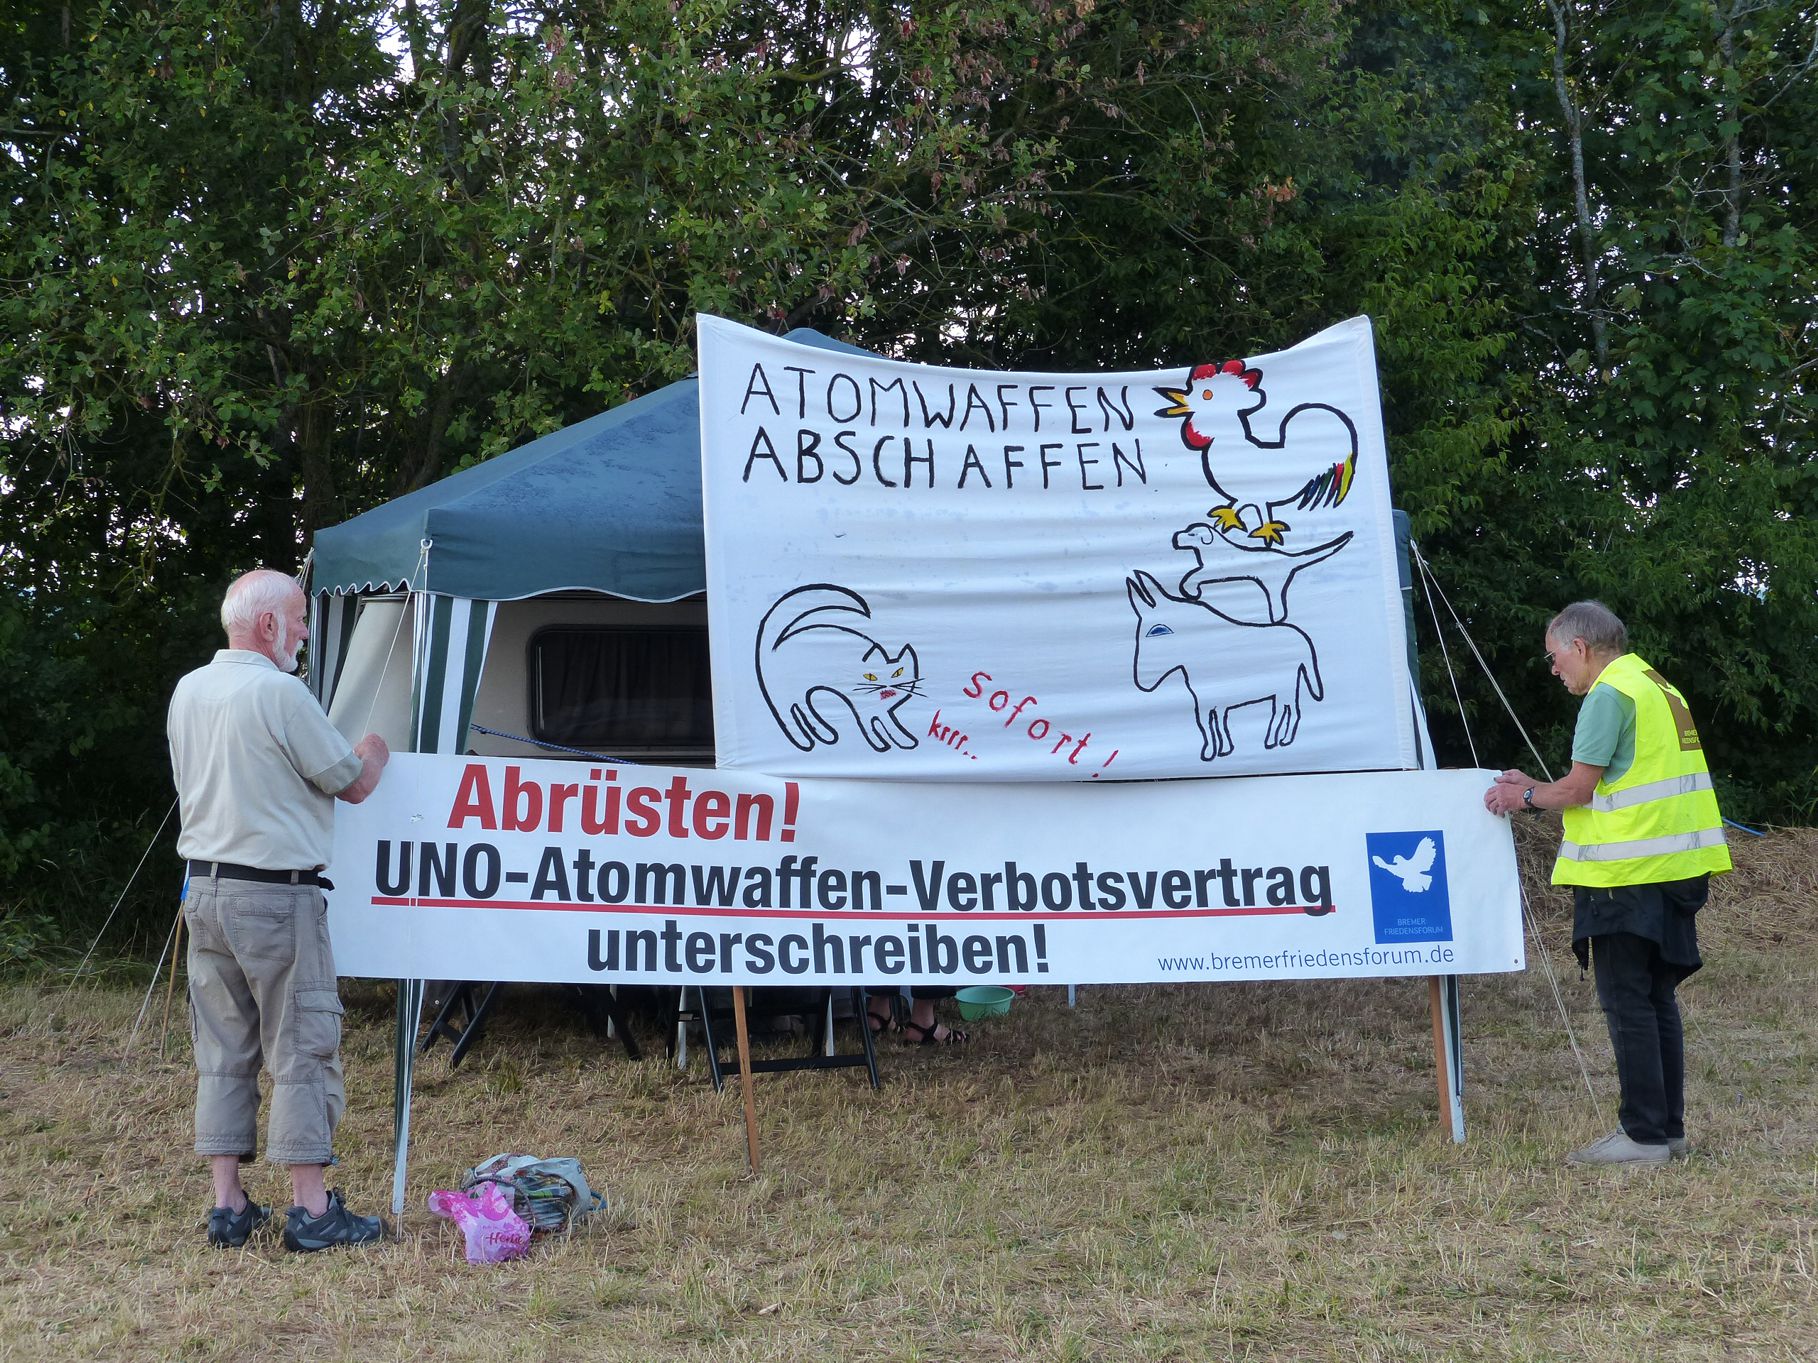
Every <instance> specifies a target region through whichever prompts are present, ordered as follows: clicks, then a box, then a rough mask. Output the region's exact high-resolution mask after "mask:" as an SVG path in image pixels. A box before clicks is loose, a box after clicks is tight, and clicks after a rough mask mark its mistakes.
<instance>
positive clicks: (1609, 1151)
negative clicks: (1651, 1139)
mask: <svg viewBox="0 0 1818 1363" xmlns="http://www.w3.org/2000/svg"><path fill="white" fill-rule="evenodd" d="M1671 1158H1673V1151H1672V1149H1671V1147H1670V1146H1669V1145H1668V1144H1667V1142H1665V1141H1661V1142H1660V1144H1658V1145H1643V1144H1641V1142H1639V1141H1632V1140H1630V1139H1629V1137H1628V1133H1627V1132H1624V1131H1612V1132H1611V1133H1610V1134H1609V1135H1607V1136H1605V1137H1604V1138H1603V1139H1602V1140H1595V1141H1592V1142H1591V1143H1590V1144H1589V1145H1587V1146H1585V1148H1584V1149H1582V1150H1574V1151H1573V1152H1572V1153H1571V1154H1569V1155H1567V1156H1566V1163H1567V1164H1665V1163H1666V1162H1667V1161H1668V1160H1670V1159H1671Z"/></svg>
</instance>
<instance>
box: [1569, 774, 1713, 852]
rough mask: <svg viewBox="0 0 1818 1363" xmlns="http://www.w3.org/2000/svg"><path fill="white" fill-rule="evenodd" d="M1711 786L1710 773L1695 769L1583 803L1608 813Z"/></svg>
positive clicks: (1595, 797)
mask: <svg viewBox="0 0 1818 1363" xmlns="http://www.w3.org/2000/svg"><path fill="white" fill-rule="evenodd" d="M1711 788H1712V787H1711V774H1710V773H1709V772H1708V771H1695V772H1691V773H1688V774H1687V775H1685V776H1669V777H1667V779H1666V780H1664V781H1649V782H1648V783H1647V784H1646V785H1643V786H1630V787H1629V788H1628V789H1627V790H1619V791H1616V792H1614V793H1613V794H1610V795H1593V796H1592V797H1591V798H1590V799H1589V800H1587V801H1586V802H1585V803H1587V804H1588V805H1590V807H1591V808H1592V809H1595V810H1597V811H1598V812H1599V813H1601V814H1608V813H1610V812H1611V811H1612V810H1617V809H1627V808H1629V807H1630V806H1631V805H1645V804H1647V803H1648V801H1650V800H1668V799H1671V798H1672V797H1673V796H1675V795H1690V794H1691V793H1692V792H1693V791H1695V790H1710V789H1711ZM1665 850H1669V851H1671V850H1675V849H1671V848H1669V849H1665Z"/></svg>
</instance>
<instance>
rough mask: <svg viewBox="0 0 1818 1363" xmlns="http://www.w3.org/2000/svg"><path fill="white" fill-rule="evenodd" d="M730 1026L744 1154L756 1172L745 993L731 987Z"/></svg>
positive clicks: (754, 1112)
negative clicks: (742, 1112) (736, 1048)
mask: <svg viewBox="0 0 1818 1363" xmlns="http://www.w3.org/2000/svg"><path fill="white" fill-rule="evenodd" d="M732 1024H733V1027H734V1028H735V1030H737V1032H738V1037H739V1087H740V1089H742V1090H743V1091H744V1094H745V1153H746V1158H747V1159H748V1160H749V1161H750V1163H751V1172H752V1173H754V1174H755V1173H756V1172H757V1171H758V1139H757V1095H756V1094H754V1093H753V1092H752V1089H751V1031H750V1028H749V1027H748V1026H747V1025H746V1023H745V991H744V990H743V989H741V988H740V987H739V986H737V985H734V986H733V987H732Z"/></svg>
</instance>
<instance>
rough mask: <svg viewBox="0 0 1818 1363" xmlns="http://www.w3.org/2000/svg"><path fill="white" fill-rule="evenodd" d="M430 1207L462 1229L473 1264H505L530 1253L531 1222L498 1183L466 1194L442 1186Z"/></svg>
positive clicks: (486, 1184) (484, 1184) (484, 1185)
mask: <svg viewBox="0 0 1818 1363" xmlns="http://www.w3.org/2000/svg"><path fill="white" fill-rule="evenodd" d="M429 1210H430V1211H432V1212H434V1213H435V1214H436V1215H437V1216H445V1217H447V1218H448V1219H449V1220H450V1221H453V1222H454V1223H455V1225H457V1226H459V1227H460V1228H461V1234H462V1235H464V1236H466V1237H467V1262H468V1263H470V1264H502V1263H504V1262H505V1261H506V1260H507V1259H522V1258H523V1257H524V1256H525V1255H526V1254H528V1253H529V1252H530V1225H529V1223H528V1222H526V1221H525V1220H524V1218H523V1217H521V1216H519V1215H518V1214H517V1213H516V1212H515V1211H513V1210H512V1208H511V1193H510V1192H509V1191H508V1190H506V1189H502V1188H500V1187H499V1185H498V1184H496V1183H476V1184H475V1185H474V1186H473V1187H472V1188H470V1189H468V1190H467V1191H466V1192H464V1193H457V1192H452V1191H449V1190H448V1189H439V1190H437V1191H436V1192H433V1193H431V1194H430V1195H429Z"/></svg>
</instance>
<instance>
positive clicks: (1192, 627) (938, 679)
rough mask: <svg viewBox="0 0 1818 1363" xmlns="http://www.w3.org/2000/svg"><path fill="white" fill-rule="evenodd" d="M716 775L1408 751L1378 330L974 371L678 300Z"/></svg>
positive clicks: (1250, 769)
mask: <svg viewBox="0 0 1818 1363" xmlns="http://www.w3.org/2000/svg"><path fill="white" fill-rule="evenodd" d="M699 334H700V368H701V381H700V391H701V457H702V484H703V495H704V500H705V507H706V526H707V584H708V585H707V595H708V599H709V600H710V601H711V602H712V611H711V613H710V615H711V624H710V630H711V635H712V655H713V699H714V724H715V742H716V748H717V750H718V756H719V764H720V765H721V766H722V767H728V768H739V769H744V770H755V771H766V772H771V773H779V774H784V775H808V776H849V777H863V778H886V779H903V778H916V779H925V780H943V781H1076V780H1077V781H1084V780H1090V779H1095V778H1098V777H1106V778H1117V777H1154V776H1209V775H1218V776H1231V775H1249V774H1263V773H1282V772H1310V771H1354V770H1367V769H1383V768H1405V767H1411V766H1416V765H1418V761H1417V757H1416V748H1415V739H1414V725H1413V719H1412V714H1411V705H1410V695H1411V692H1410V687H1409V678H1408V669H1407V643H1406V638H1405V631H1404V627H1403V623H1402V611H1401V604H1400V596H1399V592H1398V587H1397V576H1396V565H1395V558H1394V535H1393V529H1392V522H1391V513H1390V502H1389V487H1388V469H1387V459H1386V457H1385V453H1384V447H1383V439H1382V419H1381V414H1380V406H1379V399H1378V394H1377V385H1376V370H1375V358H1374V351H1373V348H1372V344H1371V336H1370V326H1369V322H1368V320H1367V319H1365V318H1357V319H1354V320H1352V321H1349V322H1345V323H1342V324H1340V325H1338V326H1335V327H1333V328H1331V329H1329V330H1327V331H1325V332H1322V333H1320V334H1319V335H1317V336H1315V337H1313V338H1312V339H1310V340H1308V341H1306V342H1304V343H1303V344H1301V345H1298V346H1295V347H1293V348H1292V349H1290V350H1286V351H1283V352H1281V353H1280V354H1274V355H1261V356H1253V357H1250V358H1247V359H1233V360H1228V361H1226V360H1222V359H1221V358H1220V357H1217V356H1211V355H1208V356H1205V357H1202V359H1203V361H1204V362H1200V361H1195V362H1193V363H1189V364H1183V365H1182V366H1181V367H1179V368H1176V369H1172V370H1164V371H1161V372H1157V373H1123V374H1036V373H988V372H983V371H973V370H961V369H943V368H932V367H927V366H921V365H910V364H901V363H896V362H893V361H888V360H883V359H879V358H875V357H869V356H862V355H850V354H846V353H842V352H833V351H828V350H822V349H816V348H811V347H808V346H804V345H800V344H797V343H793V342H790V341H787V340H783V339H780V338H777V337H772V336H767V335H764V334H763V333H761V332H757V331H752V330H750V329H748V328H745V327H740V326H737V325H735V324H733V323H731V322H727V321H723V320H721V319H719V318H714V317H701V318H700V319H699Z"/></svg>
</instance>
